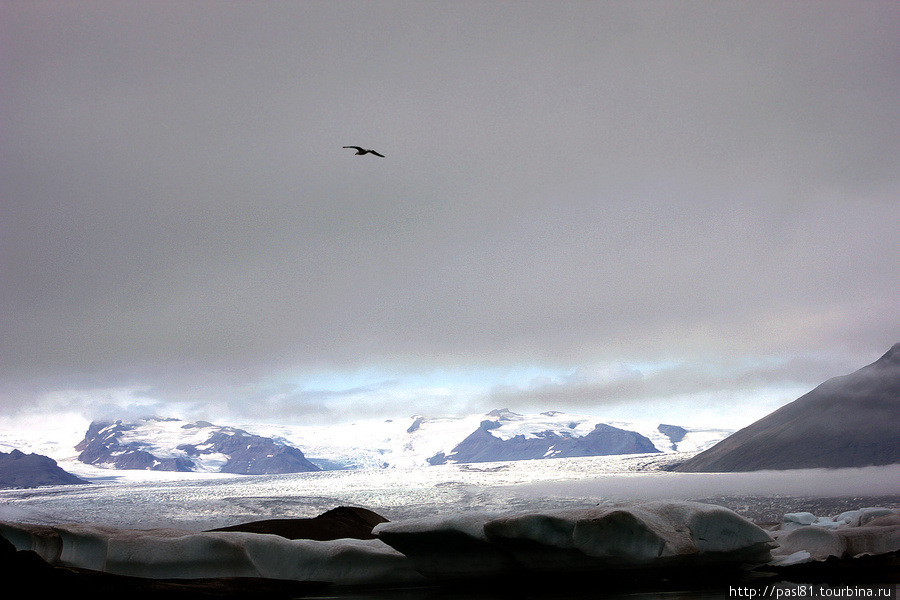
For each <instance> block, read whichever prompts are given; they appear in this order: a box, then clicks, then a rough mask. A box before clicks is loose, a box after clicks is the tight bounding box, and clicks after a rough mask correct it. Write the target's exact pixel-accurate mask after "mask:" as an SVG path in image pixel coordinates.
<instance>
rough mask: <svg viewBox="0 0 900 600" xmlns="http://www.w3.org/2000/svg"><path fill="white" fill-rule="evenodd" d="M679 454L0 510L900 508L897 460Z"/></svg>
mask: <svg viewBox="0 0 900 600" xmlns="http://www.w3.org/2000/svg"><path fill="white" fill-rule="evenodd" d="M683 459H684V456H678V455H673V454H662V455H660V454H650V455H628V456H599V457H583V458H555V459H540V460H526V461H510V462H496V463H477V464H447V465H436V466H428V467H408V468H399V467H396V468H386V469H375V468H373V469H355V470H342V471H320V472H312V473H295V474H286V475H256V476H254V475H225V474H219V473H216V474H185V473H160V472H150V471H104V470H100V469H97V470H93V471H90V473H89V476H88V477H87V479H88V480H90V481H91V482H92V483H91V484H90V485H72V486H53V487H45V488H32V489H21V490H3V491H0V520H3V521H18V522H27V523H36V524H57V523H102V524H104V525H107V526H111V527H121V528H138V529H142V528H147V529H149V528H154V527H178V528H183V529H190V530H203V529H211V528H215V527H222V526H227V525H232V524H236V523H240V522H248V521H254V520H261V519H270V518H308V517H314V516H317V515H319V514H321V513H323V512H325V511H327V510H330V509H332V508H335V507H336V506H361V507H365V508H369V509H371V510H373V511H375V512H377V513H379V514H381V515H382V516H384V517H385V518H387V519H389V520H401V519H408V518H416V517H421V516H432V515H435V514H442V513H444V514H449V513H458V512H465V511H475V510H487V511H498V512H507V511H510V512H511V511H527V510H543V509H552V508H566V507H581V506H592V505H597V504H601V503H607V502H618V501H623V500H629V499H642V500H643V499H692V500H706V501H713V502H719V503H721V504H723V505H726V506H728V507H729V508H732V509H733V510H736V511H737V512H739V513H744V514H745V516H747V517H748V518H751V519H756V520H760V519H780V516H781V515H782V514H784V513H786V512H792V511H795V510H810V509H811V508H816V507H815V506H811V505H812V504H816V503H818V505H820V506H819V507H818V510H819V511H820V512H821V511H822V510H824V511H826V512H824V513H822V514H828V512H827V511H829V510H831V511H833V512H840V511H842V510H845V509H848V510H849V509H854V508H860V507H862V506H870V505H873V503H875V499H877V500H878V504H879V505H888V506H896V507H898V508H900V465H891V466H887V467H866V468H860V469H837V470H835V469H830V470H826V469H809V470H797V471H768V472H766V471H759V472H754V473H719V474H716V473H672V472H669V471H666V470H665V468H666V466H667V465H670V464H672V463H674V462H676V461H678V460H683ZM78 475H79V476H85V473H78ZM823 503H824V504H823ZM797 504H802V506H798V505H797ZM813 512H815V511H813Z"/></svg>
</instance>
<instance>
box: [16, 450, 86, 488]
mask: <svg viewBox="0 0 900 600" xmlns="http://www.w3.org/2000/svg"><path fill="white" fill-rule="evenodd" d="M82 483H88V482H87V481H85V480H83V479H80V478H78V477H76V476H75V475H72V474H71V473H69V472H68V471H64V470H63V469H61V468H60V467H59V465H57V464H56V461H55V460H53V459H52V458H49V457H47V456H42V455H40V454H25V453H24V452H21V451H19V450H13V451H12V452H10V453H9V454H7V453H5V452H0V488H30V487H37V486H40V485H69V484H82Z"/></svg>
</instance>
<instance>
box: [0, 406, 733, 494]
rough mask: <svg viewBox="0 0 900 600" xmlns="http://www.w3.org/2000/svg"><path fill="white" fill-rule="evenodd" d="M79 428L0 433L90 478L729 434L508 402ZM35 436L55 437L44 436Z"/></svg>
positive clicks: (511, 455) (404, 463) (280, 469)
mask: <svg viewBox="0 0 900 600" xmlns="http://www.w3.org/2000/svg"><path fill="white" fill-rule="evenodd" d="M81 427H85V428H86V429H87V432H86V433H84V431H85V429H81V432H82V433H81V434H75V435H74V436H73V435H72V434H66V435H63V434H62V432H61V431H54V430H52V429H50V430H47V431H41V429H37V430H35V432H34V433H33V434H28V433H27V432H26V431H25V430H23V429H20V430H18V431H13V430H10V431H6V430H5V429H4V430H0V448H2V447H9V448H14V447H17V448H23V449H25V451H26V452H27V451H31V452H36V451H38V452H40V453H42V454H46V455H48V456H51V457H53V458H55V459H56V460H59V461H62V462H61V464H64V465H65V468H66V469H67V470H69V471H70V472H75V473H78V474H82V473H83V476H87V477H89V478H90V477H95V478H96V477H100V476H101V475H99V473H101V472H103V471H105V470H117V471H119V472H124V471H123V470H131V471H128V472H131V473H136V471H133V469H140V470H151V471H155V472H161V471H166V470H168V471H181V472H184V473H190V472H193V473H196V474H211V473H244V474H263V473H289V472H305V471H312V470H319V469H322V470H335V469H358V468H388V467H401V468H402V467H420V466H421V467H427V466H429V465H434V464H442V463H473V462H488V461H504V460H523V459H533V458H562V457H571V456H599V455H609V454H636V453H640V454H643V453H670V452H698V451H701V450H705V449H706V448H709V447H711V446H713V445H714V444H715V443H717V442H719V441H720V440H722V439H723V438H725V437H727V436H728V435H729V434H730V433H732V432H731V431H730V430H724V429H707V428H691V427H687V426H684V427H682V426H677V425H666V424H658V423H652V422H632V421H629V422H625V421H612V420H604V419H601V418H599V417H596V416H587V415H576V414H570V413H562V412H556V411H551V412H544V413H540V414H517V413H514V412H512V411H509V410H506V409H502V410H494V411H491V412H489V413H487V414H484V413H482V414H472V415H465V416H453V417H426V416H422V415H414V416H410V417H404V418H397V419H373V420H365V421H362V420H361V421H357V422H353V423H344V424H333V425H277V424H266V423H258V424H245V423H228V424H212V423H208V422H206V421H193V422H192V421H185V420H179V419H173V418H148V419H139V420H133V421H128V422H122V421H116V422H95V423H91V424H90V425H89V426H88V425H87V423H86V422H85V424H84V425H82V426H81ZM42 433H47V434H48V435H52V437H48V438H47V439H42V438H40V437H39V436H40V435H41V434H42ZM6 434H9V435H6ZM36 436H38V437H36ZM79 439H80V442H79V441H78V440H79ZM79 465H81V466H80V467H79ZM98 467H99V468H98ZM145 472H146V471H145Z"/></svg>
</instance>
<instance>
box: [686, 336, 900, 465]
mask: <svg viewBox="0 0 900 600" xmlns="http://www.w3.org/2000/svg"><path fill="white" fill-rule="evenodd" d="M898 423H900V344H896V345H894V347H892V348H891V349H890V350H889V351H888V352H887V354H885V355H884V356H882V357H881V358H880V359H878V360H877V361H876V362H874V363H872V364H870V365H868V366H866V367H863V368H861V369H859V370H858V371H855V372H854V373H851V374H849V375H845V376H842V377H835V378H833V379H829V380H828V381H826V382H825V383H823V384H821V385H819V386H818V387H816V388H815V389H813V390H812V391H810V392H809V393H807V394H805V395H803V396H801V397H800V398H798V399H797V400H794V401H793V402H791V403H790V404H788V405H786V406H783V407H781V408H779V409H778V410H776V411H775V412H773V413H771V414H769V415H767V416H766V417H763V418H762V419H760V420H759V421H756V422H755V423H753V424H752V425H749V426H748V427H745V428H744V429H741V430H740V431H737V432H736V433H734V434H732V435H731V436H730V437H728V438H725V439H724V440H723V441H721V442H719V443H718V444H716V445H715V446H713V447H712V448H710V449H708V450H706V451H704V452H701V453H700V454H698V455H697V456H695V457H693V458H691V459H690V460H687V461H685V462H684V463H682V464H681V465H679V466H677V467H675V469H674V470H675V471H683V472H733V471H757V470H763V469H804V468H823V467H824V468H842V467H865V466H871V465H888V464H894V463H900V435H898V429H897V424H898Z"/></svg>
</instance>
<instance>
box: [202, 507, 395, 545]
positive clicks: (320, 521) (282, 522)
mask: <svg viewBox="0 0 900 600" xmlns="http://www.w3.org/2000/svg"><path fill="white" fill-rule="evenodd" d="M387 522H388V520H387V519H385V518H384V517H382V516H381V515H379V514H377V513H375V512H373V511H371V510H368V509H365V508H359V507H348V506H339V507H337V508H333V509H331V510H329V511H327V512H324V513H322V514H321V515H319V516H317V517H313V518H311V519H265V520H262V521H251V522H249V523H241V524H239V525H231V526H229V527H220V528H218V529H211V530H210V531H244V532H247V533H270V534H274V535H280V536H281V537H283V538H287V539H289V540H298V539H302V540H316V541H320V542H324V541H328V540H338V539H344V538H353V539H358V540H372V539H375V537H376V536H375V535H373V534H372V529H373V528H374V527H375V526H376V525H378V524H379V523H387Z"/></svg>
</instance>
